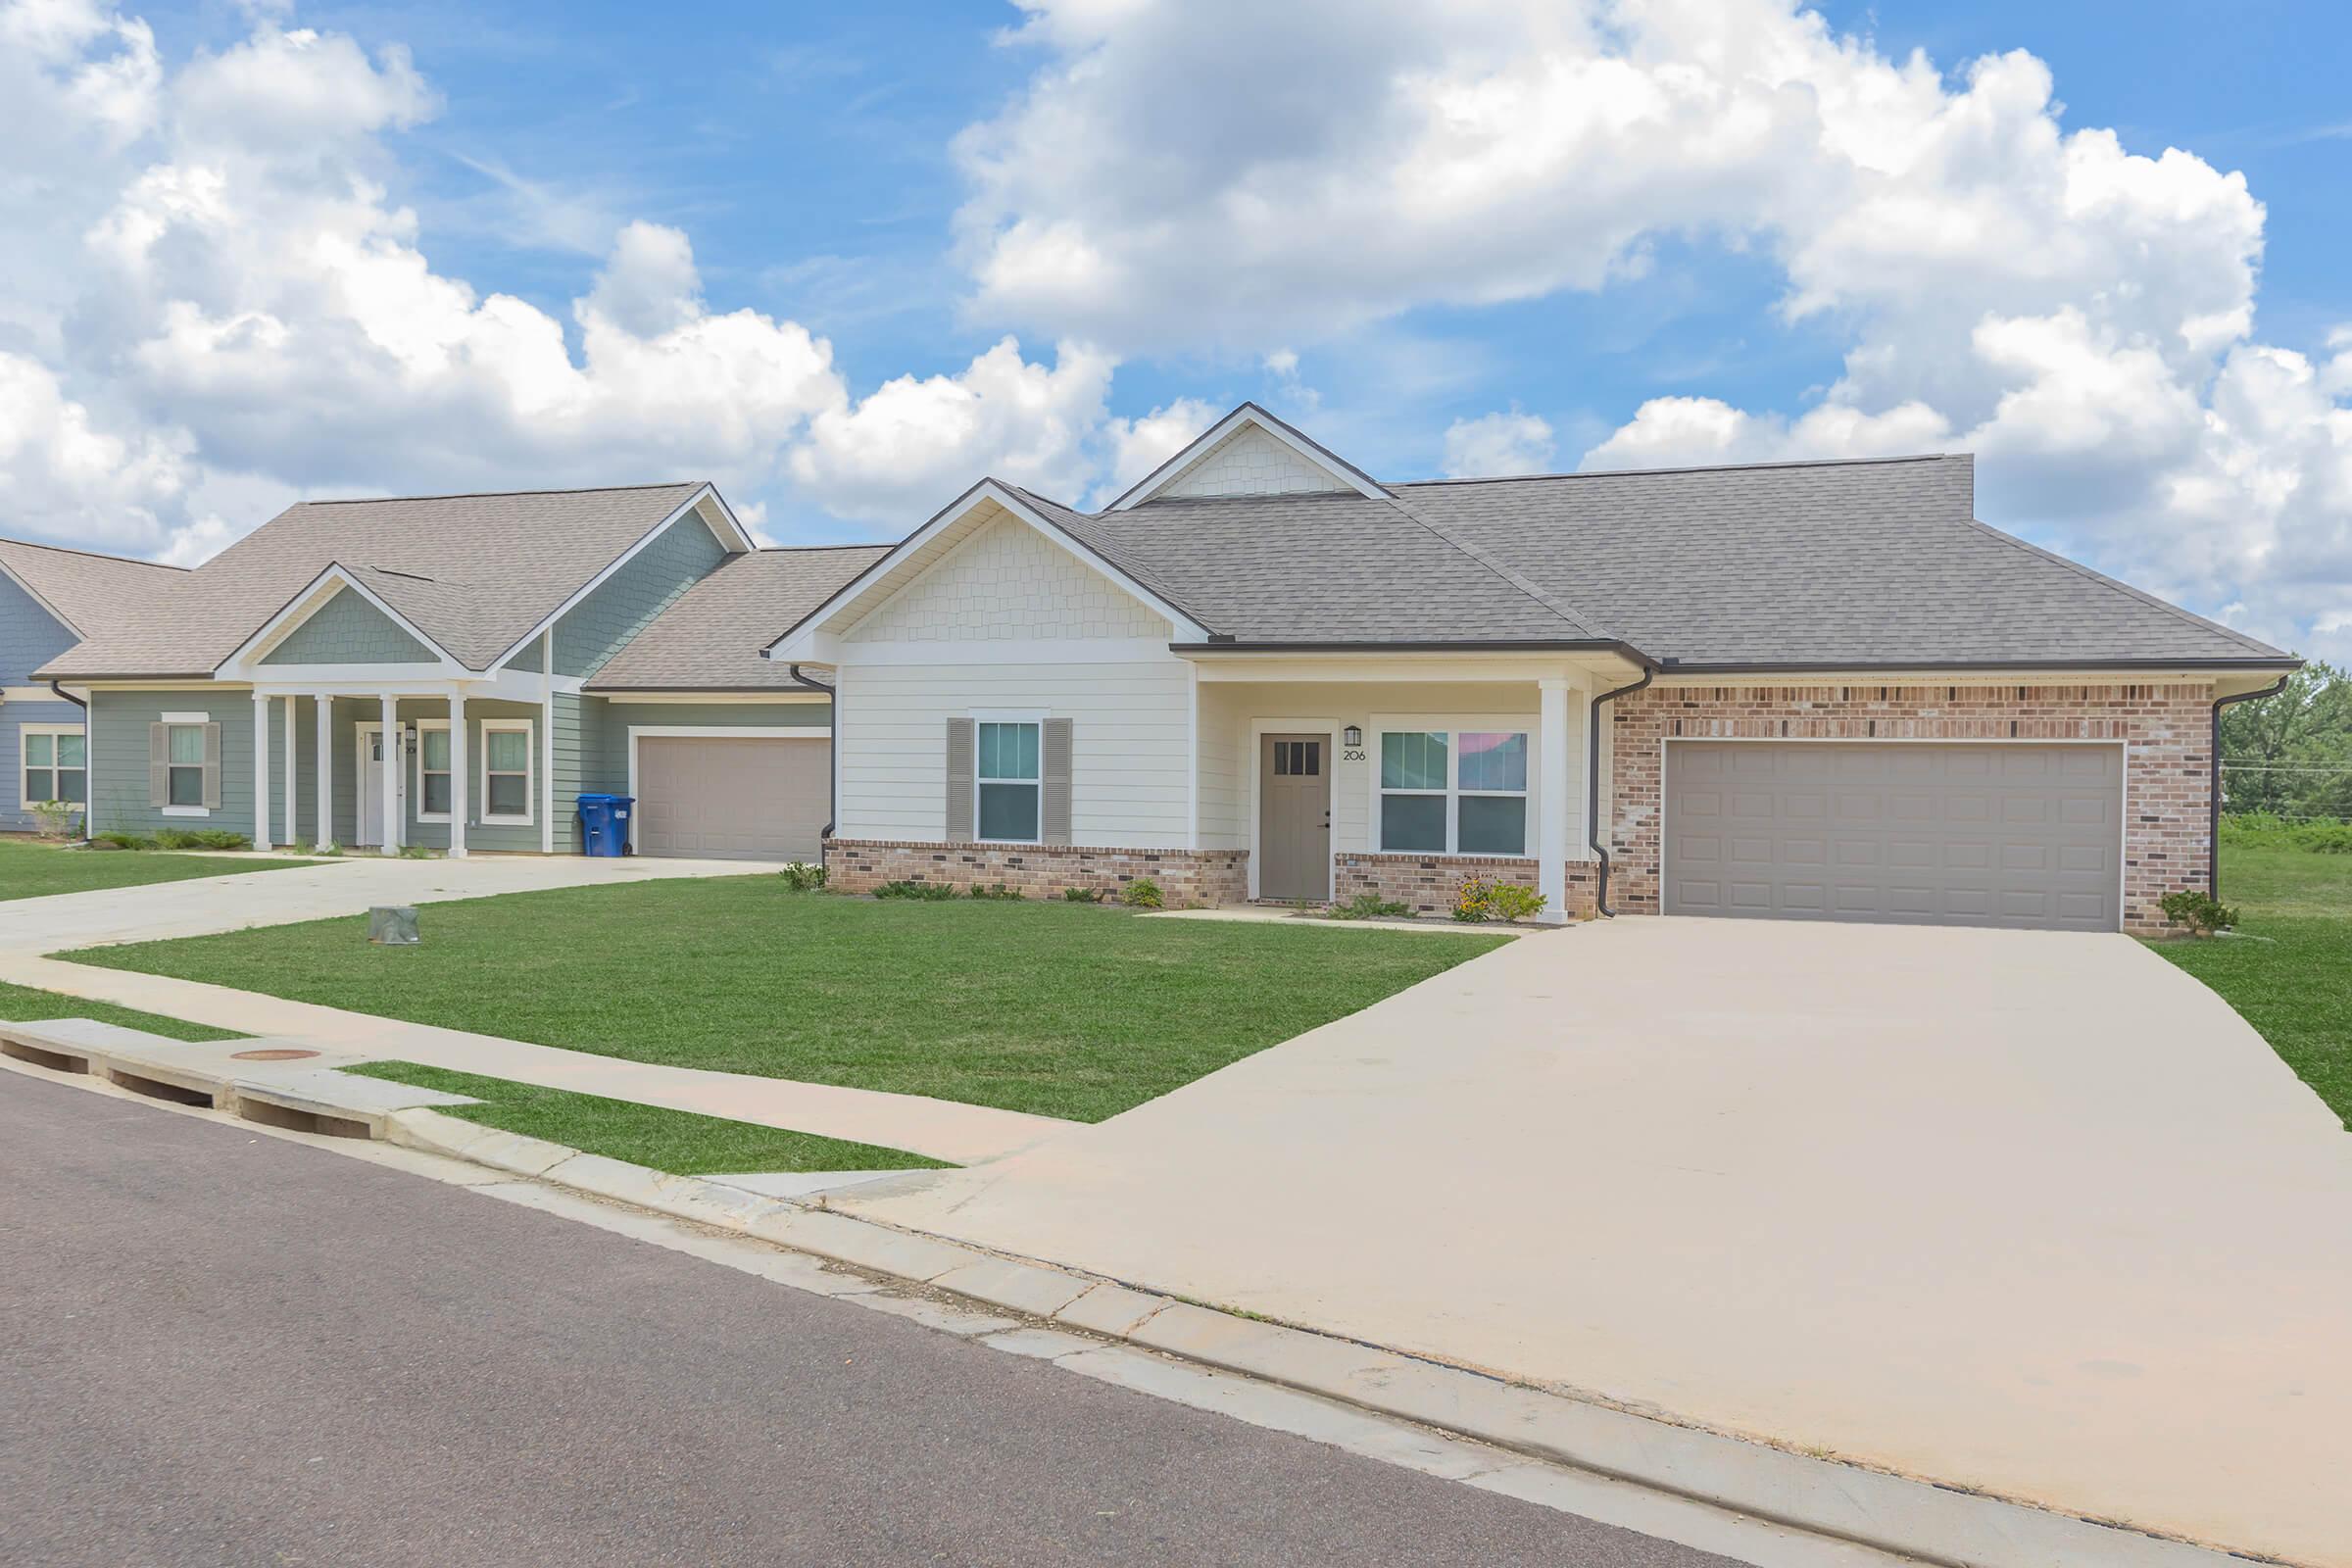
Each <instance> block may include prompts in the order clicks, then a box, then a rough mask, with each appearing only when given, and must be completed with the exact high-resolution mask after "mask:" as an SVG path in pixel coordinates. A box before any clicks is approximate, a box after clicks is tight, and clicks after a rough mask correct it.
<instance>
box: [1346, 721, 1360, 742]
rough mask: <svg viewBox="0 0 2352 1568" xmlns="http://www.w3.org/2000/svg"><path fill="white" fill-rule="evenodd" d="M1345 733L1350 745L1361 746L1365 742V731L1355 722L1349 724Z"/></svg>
mask: <svg viewBox="0 0 2352 1568" xmlns="http://www.w3.org/2000/svg"><path fill="white" fill-rule="evenodd" d="M1345 734H1346V738H1347V741H1348V745H1349V746H1361V745H1363V744H1364V732H1363V731H1362V730H1361V729H1360V728H1358V727H1357V726H1355V725H1353V724H1350V725H1348V728H1347V730H1346V732H1345Z"/></svg>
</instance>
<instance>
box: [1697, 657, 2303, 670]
mask: <svg viewBox="0 0 2352 1568" xmlns="http://www.w3.org/2000/svg"><path fill="white" fill-rule="evenodd" d="M1662 667H1663V668H1664V670H1665V672H1666V673H1667V674H1669V675H1835V674H1839V673H1842V672H1848V671H1850V672H1852V673H1855V674H1861V673H1866V672H1867V673H1877V672H1881V671H1884V672H1887V673H1896V672H1900V673H1906V674H1919V675H1936V674H1941V673H1943V672H1945V671H1947V670H1956V671H1961V672H1987V673H1995V674H1998V673H2003V672H2006V671H2010V670H2015V671H2017V672H2019V673H2021V674H2032V673H2038V672H2041V671H2044V670H2102V669H2177V670H2180V671H2183V672H2187V671H2204V670H2217V669H2225V670H2226V669H2283V670H2297V669H2301V668H2302V667H2303V661H2302V660H2300V659H2297V658H2295V657H2293V656H2292V655H2289V654H2280V655H2278V656H2277V657H2276V658H2269V657H2257V658H2248V659H1992V660H1965V659H1963V660H1920V659H1908V660H1903V661H1901V662H1892V661H1888V660H1884V659H1879V660H1868V659H1864V660H1854V659H1837V660H1822V659H1816V660H1802V661H1796V662H1785V663H1756V664H1725V663H1689V662H1683V661H1681V660H1673V659H1670V660H1667V661H1666V662H1665V664H1664V665H1663V666H1662Z"/></svg>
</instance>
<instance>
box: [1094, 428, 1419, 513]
mask: <svg viewBox="0 0 2352 1568" xmlns="http://www.w3.org/2000/svg"><path fill="white" fill-rule="evenodd" d="M1348 491H1353V492H1354V493H1355V494H1357V495H1360V496H1364V497H1367V498H1370V499H1374V500H1386V499H1388V497H1389V492H1388V490H1387V489H1386V488H1385V487H1383V486H1382V484H1381V482H1380V481H1379V480H1377V479H1375V478H1373V477H1372V476H1371V475H1370V474H1368V473H1366V472H1365V471H1364V470H1363V469H1361V468H1359V467H1357V466H1355V465H1354V464H1352V463H1349V462H1348V460H1347V459H1346V458H1343V457H1341V456H1340V455H1339V454H1338V453H1336V452H1334V451H1332V450H1331V449H1330V448H1329V447H1327V446H1324V445H1323V444H1322V443H1321V442H1319V441H1317V440H1315V439H1314V438H1313V437H1312V436H1309V435H1308V434H1306V432H1304V431H1303V430H1300V429H1299V427H1298V426H1296V425H1294V424H1291V423H1289V422H1287V421H1285V420H1283V419H1281V418H1278V417H1275V416H1274V415H1272V414H1269V413H1267V412H1266V411H1265V410H1264V409H1262V408H1260V407H1259V406H1258V405H1257V404H1255V403H1251V402H1246V401H1245V402H1243V403H1241V404H1238V405H1236V406H1235V408H1234V410H1233V412H1231V413H1230V414H1228V415H1226V416H1225V417H1223V418H1221V419H1219V420H1218V421H1217V422H1216V423H1214V424H1212V425H1210V426H1209V427H1208V428H1207V429H1206V430H1203V431H1202V432H1201V434H1200V435H1198V436H1195V437H1194V438H1193V439H1192V441H1191V442H1189V443H1187V445H1186V446H1185V447H1184V449H1183V450H1182V451H1180V452H1178V453H1177V454H1176V455H1175V456H1174V457H1172V458H1170V459H1168V460H1167V461H1166V462H1165V463H1162V464H1161V465H1160V466H1158V467H1156V468H1153V469H1152V471H1151V472H1150V473H1148V474H1146V475H1144V477H1143V478H1141V479H1139V480H1137V481H1136V483H1135V484H1134V485H1132V486H1130V487H1129V488H1128V490H1127V491H1126V493H1124V494H1123V495H1121V496H1120V497H1119V498H1118V499H1117V500H1115V501H1113V502H1111V504H1110V505H1109V506H1108V507H1106V508H1104V509H1103V510H1104V512H1105V513H1111V512H1125V511H1126V510H1128V509H1129V508H1130V507H1137V506H1141V505H1142V504H1143V503H1145V502H1147V501H1150V500H1152V499H1153V498H1154V497H1157V496H1163V495H1172V494H1173V495H1216V496H1236V495H1293V494H1312V493H1317V492H1342V493H1345V492H1348Z"/></svg>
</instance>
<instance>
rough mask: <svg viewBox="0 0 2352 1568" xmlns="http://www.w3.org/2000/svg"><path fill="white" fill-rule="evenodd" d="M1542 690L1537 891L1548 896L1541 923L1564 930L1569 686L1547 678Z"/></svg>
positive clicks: (1568, 833)
mask: <svg viewBox="0 0 2352 1568" xmlns="http://www.w3.org/2000/svg"><path fill="white" fill-rule="evenodd" d="M1538 684H1539V686H1540V687H1541V690H1542V692H1543V707H1542V714H1541V718H1540V721H1539V723H1538V725H1537V727H1538V729H1540V730H1541V731H1542V742H1541V744H1542V745H1543V748H1544V753H1543V757H1542V759H1541V760H1540V761H1539V762H1538V764H1537V767H1536V772H1537V775H1538V777H1537V792H1538V794H1539V795H1540V796H1541V797H1542V799H1541V800H1540V801H1539V802H1538V805H1537V809H1536V853H1537V854H1538V855H1540V856H1542V857H1543V859H1542V860H1540V861H1539V862H1537V891H1538V892H1540V893H1542V894H1543V895H1544V912H1543V914H1541V915H1540V916H1538V918H1539V919H1541V920H1543V921H1544V923H1545V924H1547V925H1559V924H1562V923H1564V922H1565V921H1566V920H1567V918H1568V852H1569V848H1570V832H1569V826H1568V795H1569V790H1570V787H1571V786H1570V779H1569V770H1570V767H1571V766H1572V763H1571V762H1570V760H1569V759H1570V758H1571V756H1572V755H1573V748H1572V747H1571V746H1570V744H1569V736H1568V710H1569V706H1570V705H1569V702H1568V681H1567V680H1566V679H1565V678H1551V677H1547V678H1545V679H1544V680H1543V681H1541V682H1539V683H1538Z"/></svg>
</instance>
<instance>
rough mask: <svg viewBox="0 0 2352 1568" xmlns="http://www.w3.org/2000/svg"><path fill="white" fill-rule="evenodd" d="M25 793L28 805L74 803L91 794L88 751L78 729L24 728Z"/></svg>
mask: <svg viewBox="0 0 2352 1568" xmlns="http://www.w3.org/2000/svg"><path fill="white" fill-rule="evenodd" d="M23 738H24V742H25V794H24V797H23V798H24V800H25V802H26V803H27V804H31V803H33V802H38V801H66V802H70V803H71V804H73V805H74V806H80V805H83V804H84V803H86V802H87V801H88V799H89V793H90V787H89V786H90V774H89V760H88V754H87V753H86V752H84V751H83V749H82V747H83V742H82V738H81V731H79V730H77V729H62V728H61V729H45V728H42V727H40V726H38V725H33V724H27V725H25V727H24V730H23Z"/></svg>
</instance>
